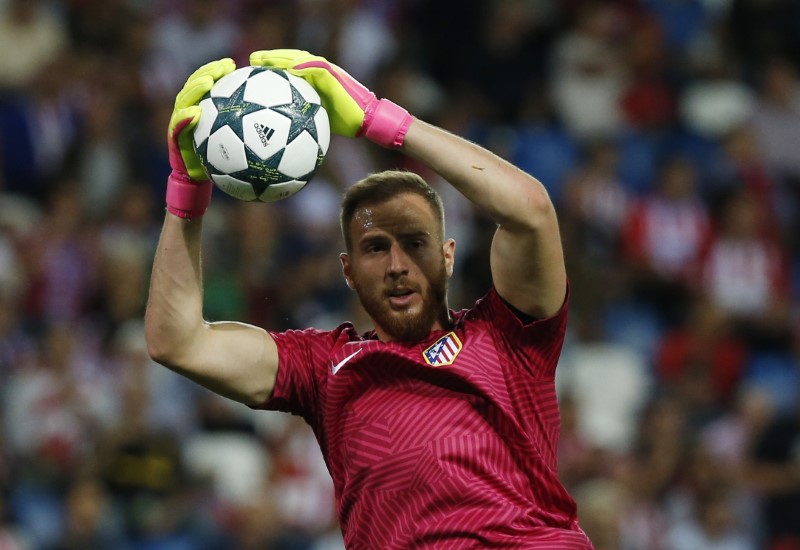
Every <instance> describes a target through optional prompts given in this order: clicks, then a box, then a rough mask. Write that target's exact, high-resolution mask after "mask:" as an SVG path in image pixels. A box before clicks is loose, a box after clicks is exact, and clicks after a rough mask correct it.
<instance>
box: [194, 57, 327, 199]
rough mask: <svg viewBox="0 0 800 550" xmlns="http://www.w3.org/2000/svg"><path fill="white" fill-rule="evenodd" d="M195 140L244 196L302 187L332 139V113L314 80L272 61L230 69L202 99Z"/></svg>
mask: <svg viewBox="0 0 800 550" xmlns="http://www.w3.org/2000/svg"><path fill="white" fill-rule="evenodd" d="M200 110H201V113H200V120H199V122H198V124H197V126H196V127H195V130H194V145H195V149H196V151H197V154H198V155H199V157H200V160H201V161H202V163H203V166H204V168H205V169H206V171H207V172H208V176H209V177H210V178H211V180H212V181H213V182H214V183H215V184H216V186H217V187H219V188H220V189H221V190H222V191H224V192H225V193H227V194H229V195H231V196H233V197H236V198H237V199H239V200H243V201H261V202H273V201H277V200H280V199H285V198H287V197H290V196H292V195H294V194H295V193H297V192H298V191H300V189H302V188H303V187H304V186H305V185H306V183H308V181H309V180H310V179H311V178H312V177H313V176H314V174H315V173H316V171H317V170H318V169H319V167H320V165H321V164H322V161H323V160H324V159H325V155H326V153H327V152H328V145H329V144H330V122H329V121H328V113H327V112H326V111H325V108H324V107H323V106H322V104H321V103H320V98H319V94H317V92H316V91H315V90H314V88H312V87H311V85H310V84H309V83H308V82H306V81H305V80H303V79H302V78H299V77H297V76H294V75H292V74H289V73H288V72H286V71H284V70H282V69H274V68H269V67H242V68H240V69H237V70H235V71H233V72H232V73H230V74H227V75H225V76H224V77H222V78H221V79H219V80H218V81H217V82H215V83H214V86H213V87H212V88H211V91H210V92H209V93H208V94H206V96H205V97H204V98H203V99H202V100H201V101H200Z"/></svg>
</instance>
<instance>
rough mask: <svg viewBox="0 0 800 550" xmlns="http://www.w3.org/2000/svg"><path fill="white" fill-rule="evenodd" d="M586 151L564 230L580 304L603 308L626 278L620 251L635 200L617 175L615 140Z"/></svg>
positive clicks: (568, 196) (568, 193)
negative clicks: (628, 217) (632, 203)
mask: <svg viewBox="0 0 800 550" xmlns="http://www.w3.org/2000/svg"><path fill="white" fill-rule="evenodd" d="M585 149H586V160H585V161H584V163H583V164H581V165H579V166H578V167H577V168H576V170H575V171H574V172H573V173H572V174H571V175H570V176H569V178H568V179H567V181H566V189H565V194H564V203H563V208H562V210H561V215H562V222H561V233H562V238H563V240H564V243H565V256H566V262H567V268H568V271H569V273H570V279H572V281H573V282H574V284H573V285H572V288H571V292H572V293H573V294H572V297H573V303H574V304H575V307H582V306H583V305H584V304H585V305H586V306H587V307H590V308H592V307H597V308H600V309H602V307H604V306H605V304H606V303H607V302H609V301H613V300H614V299H615V298H617V297H618V295H619V292H620V285H621V284H622V282H623V275H624V274H623V271H622V267H623V266H622V265H621V263H620V262H619V261H618V255H619V251H620V246H621V237H622V229H623V224H624V222H625V219H626V218H627V216H628V211H629V208H630V206H631V201H630V197H629V196H628V193H627V192H626V190H625V188H624V187H623V185H622V182H621V181H620V178H619V175H618V164H619V151H618V149H617V148H616V146H615V144H614V143H612V142H607V141H602V140H601V141H597V142H593V143H591V144H588V145H587V146H586V148H585ZM600 288H602V289H604V290H603V292H599V289H600Z"/></svg>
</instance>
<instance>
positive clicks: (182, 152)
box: [167, 59, 236, 219]
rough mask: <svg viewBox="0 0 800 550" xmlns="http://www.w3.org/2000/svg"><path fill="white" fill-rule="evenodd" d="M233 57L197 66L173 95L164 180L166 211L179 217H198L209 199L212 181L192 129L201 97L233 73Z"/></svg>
mask: <svg viewBox="0 0 800 550" xmlns="http://www.w3.org/2000/svg"><path fill="white" fill-rule="evenodd" d="M235 68H236V64H235V63H234V62H233V60H232V59H221V60H219V61H212V62H211V63H208V64H206V65H203V66H202V67H200V68H199V69H197V70H196V71H195V72H194V73H192V75H191V76H190V77H189V78H188V80H187V81H186V84H184V86H183V89H182V90H181V91H180V92H179V93H178V96H177V97H176V98H175V109H174V110H173V111H172V116H171V117H170V119H169V129H168V131H167V144H168V147H169V165H170V166H171V167H172V173H170V175H169V178H168V179H167V211H168V212H170V213H172V214H174V215H176V216H179V217H181V218H186V219H191V218H197V217H200V216H202V215H203V214H205V212H206V209H207V208H208V203H209V202H210V201H211V190H212V188H213V186H212V184H211V180H210V179H209V178H208V174H206V171H205V169H204V168H203V165H202V163H201V162H200V157H198V156H197V153H196V152H195V150H194V145H193V144H192V132H193V131H194V128H195V126H197V123H198V121H199V120H200V106H199V105H198V104H199V103H200V100H201V99H202V98H203V96H204V95H205V94H206V93H208V91H209V90H211V87H212V86H213V85H214V83H215V82H216V81H217V80H219V79H220V78H222V77H223V76H225V75H226V74H228V73H230V72H232V71H233V70H234V69H235Z"/></svg>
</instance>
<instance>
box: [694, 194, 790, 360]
mask: <svg viewBox="0 0 800 550" xmlns="http://www.w3.org/2000/svg"><path fill="white" fill-rule="evenodd" d="M760 213H761V211H760V209H759V207H758V201H757V199H756V198H755V197H754V195H753V194H752V193H749V192H746V191H744V192H740V193H738V194H736V195H734V196H732V197H730V198H729V199H728V201H727V202H726V204H725V205H724V207H723V210H722V212H721V213H720V220H719V224H718V225H719V228H718V230H717V232H716V234H715V235H714V237H713V238H712V241H711V243H710V245H709V247H708V251H707V253H706V256H705V259H704V263H703V267H702V269H703V272H702V283H701V284H702V287H701V288H702V291H703V293H704V295H705V296H707V298H708V300H709V302H710V303H711V305H712V306H714V307H717V308H720V309H721V310H722V311H723V312H724V313H725V314H726V315H727V316H728V317H729V319H730V320H731V322H732V323H733V325H734V327H735V330H736V332H737V334H738V335H739V336H740V337H742V338H744V340H745V342H747V343H748V345H756V346H762V347H763V346H766V347H774V346H777V347H779V348H783V347H785V346H786V345H787V344H788V341H787V338H789V333H788V331H789V318H788V309H787V306H788V304H789V301H788V296H789V294H788V291H789V287H788V284H789V271H788V266H787V264H786V258H785V256H784V251H783V250H782V248H781V247H780V243H779V242H778V241H776V240H774V239H770V238H769V236H765V232H764V227H765V226H764V222H765V220H764V219H763V218H762V217H761V216H760V215H759V214H760Z"/></svg>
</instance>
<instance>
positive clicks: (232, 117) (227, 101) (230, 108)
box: [209, 81, 265, 136]
mask: <svg viewBox="0 0 800 550" xmlns="http://www.w3.org/2000/svg"><path fill="white" fill-rule="evenodd" d="M246 86H247V81H245V82H244V83H243V84H242V85H241V86H239V87H238V88H237V89H236V91H234V92H233V93H232V94H231V95H230V96H228V97H212V98H211V101H213V102H214V107H216V109H217V118H215V119H214V124H213V125H212V126H211V132H209V135H211V134H213V133H214V132H216V131H217V130H219V129H220V128H222V127H223V126H230V128H231V130H233V131H234V133H235V134H236V135H237V136H243V135H244V130H243V129H242V119H243V118H244V116H245V115H248V114H250V113H254V112H256V111H260V110H262V109H264V108H265V107H264V106H263V105H259V104H258V103H250V102H249V101H245V99H244V89H245V87H246Z"/></svg>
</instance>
